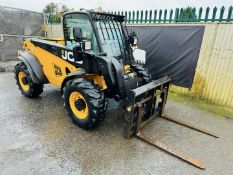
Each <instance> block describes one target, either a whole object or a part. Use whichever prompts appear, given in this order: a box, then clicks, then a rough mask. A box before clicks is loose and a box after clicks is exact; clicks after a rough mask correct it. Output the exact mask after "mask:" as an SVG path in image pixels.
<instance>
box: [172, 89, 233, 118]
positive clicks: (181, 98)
mask: <svg viewBox="0 0 233 175" xmlns="http://www.w3.org/2000/svg"><path fill="white" fill-rule="evenodd" d="M168 99H171V100H173V101H176V102H179V103H187V104H190V105H191V104H192V105H195V106H197V107H198V108H201V109H205V110H207V111H210V112H213V113H216V114H219V115H221V116H224V117H230V118H233V108H230V107H226V106H221V105H217V104H214V103H210V102H207V101H205V100H200V99H199V100H197V99H196V98H194V97H191V96H188V95H183V94H177V93H174V92H169V95H168Z"/></svg>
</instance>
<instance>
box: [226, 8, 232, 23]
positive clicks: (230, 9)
mask: <svg viewBox="0 0 233 175" xmlns="http://www.w3.org/2000/svg"><path fill="white" fill-rule="evenodd" d="M232 11H233V7H232V6H230V7H229V10H228V16H227V21H228V22H230V21H233V19H231V18H233V16H232V15H233V13H232Z"/></svg>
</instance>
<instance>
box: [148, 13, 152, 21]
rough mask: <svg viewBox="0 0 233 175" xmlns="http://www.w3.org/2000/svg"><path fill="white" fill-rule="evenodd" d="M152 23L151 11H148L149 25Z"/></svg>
mask: <svg viewBox="0 0 233 175" xmlns="http://www.w3.org/2000/svg"><path fill="white" fill-rule="evenodd" d="M151 22H152V10H150V13H149V23H151Z"/></svg>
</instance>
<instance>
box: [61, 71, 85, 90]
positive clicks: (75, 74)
mask: <svg viewBox="0 0 233 175" xmlns="http://www.w3.org/2000/svg"><path fill="white" fill-rule="evenodd" d="M85 74H87V72H86V71H85V70H84V69H78V70H76V71H74V72H72V73H70V74H68V75H67V76H66V78H65V79H64V80H63V82H62V84H61V92H63V87H64V86H65V84H66V82H67V81H69V80H71V79H74V78H75V77H77V76H79V75H85Z"/></svg>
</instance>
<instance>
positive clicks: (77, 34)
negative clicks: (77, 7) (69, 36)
mask: <svg viewBox="0 0 233 175" xmlns="http://www.w3.org/2000/svg"><path fill="white" fill-rule="evenodd" d="M73 34H74V41H75V42H81V41H82V39H83V38H82V36H83V34H82V29H81V28H80V27H74V28H73Z"/></svg>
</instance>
